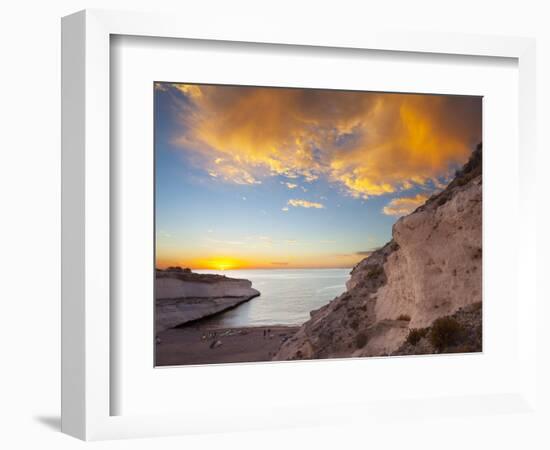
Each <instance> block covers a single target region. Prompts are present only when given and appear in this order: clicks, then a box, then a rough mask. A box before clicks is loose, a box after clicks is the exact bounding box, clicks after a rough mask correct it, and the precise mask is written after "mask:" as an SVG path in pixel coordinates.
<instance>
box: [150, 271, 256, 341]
mask: <svg viewBox="0 0 550 450" xmlns="http://www.w3.org/2000/svg"><path fill="white" fill-rule="evenodd" d="M258 295H260V292H259V291H257V290H256V289H254V288H252V283H251V282H250V281H249V280H243V279H237V278H228V277H225V276H221V275H207V274H196V273H192V272H190V271H182V270H167V271H162V270H157V272H156V280H155V296H156V300H155V328H156V332H157V333H158V332H160V331H163V330H166V329H168V328H174V327H176V326H180V325H184V324H186V323H188V322H192V321H195V320H199V319H202V318H205V317H208V316H212V315H214V314H218V313H220V312H222V311H225V310H227V309H230V308H234V307H235V306H237V305H239V304H241V303H243V302H246V301H248V300H250V299H252V298H254V297H257V296H258Z"/></svg>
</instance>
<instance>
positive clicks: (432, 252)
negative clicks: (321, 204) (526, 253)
mask: <svg viewBox="0 0 550 450" xmlns="http://www.w3.org/2000/svg"><path fill="white" fill-rule="evenodd" d="M481 152H482V150H481V145H480V146H478V148H477V149H476V151H475V152H474V153H473V154H472V156H471V158H470V161H469V162H468V163H467V164H466V165H465V166H464V167H463V168H462V170H461V171H459V172H457V174H456V177H455V179H454V180H453V181H452V182H451V183H450V184H449V185H448V186H447V187H446V188H445V189H444V190H443V191H442V192H440V193H438V194H437V195H434V196H432V197H431V198H430V199H429V200H428V201H427V202H426V203H425V204H424V205H422V206H421V207H419V208H418V209H417V210H416V211H414V212H413V213H411V214H409V215H408V216H405V217H402V218H400V219H399V220H398V221H397V222H396V223H395V224H394V226H393V230H392V237H393V239H392V240H391V241H390V242H389V243H388V244H386V245H385V246H384V247H383V248H381V249H379V250H377V251H375V252H373V253H372V254H371V255H370V256H369V257H367V258H365V259H364V260H363V261H361V262H360V263H359V264H357V266H356V267H355V268H354V269H353V270H352V272H351V277H350V280H349V281H348V283H347V292H345V293H344V294H342V295H341V296H340V297H338V298H336V299H335V300H333V301H332V302H331V303H329V304H328V305H326V306H324V307H323V308H321V309H319V310H317V311H314V312H312V313H311V319H310V320H309V321H308V322H306V323H305V324H304V325H302V327H301V328H300V329H299V330H298V332H297V333H296V335H295V336H294V337H293V338H291V339H290V340H288V341H287V342H286V343H284V344H283V345H282V346H281V348H280V350H279V352H278V354H277V355H276V356H275V358H274V359H277V360H281V359H302V358H329V357H345V356H377V355H387V354H392V353H394V352H396V351H397V350H398V349H399V348H401V346H402V345H403V343H404V342H405V340H406V338H407V336H408V335H409V332H410V330H411V329H421V328H426V327H429V326H430V325H431V324H432V323H433V322H434V321H435V320H436V319H438V318H441V317H444V316H448V315H452V314H454V313H455V312H456V311H458V310H459V309H460V308H463V307H466V306H467V305H471V304H476V303H480V302H481V293H482V283H481V268H482V250H481V245H482V235H481V229H482V226H481V225H482V223H481V220H482V173H481V168H482V167H481V166H482V153H481Z"/></svg>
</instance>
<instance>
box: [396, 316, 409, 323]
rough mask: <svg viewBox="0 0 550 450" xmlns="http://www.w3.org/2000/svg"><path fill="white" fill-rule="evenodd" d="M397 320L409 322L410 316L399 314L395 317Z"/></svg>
mask: <svg viewBox="0 0 550 450" xmlns="http://www.w3.org/2000/svg"><path fill="white" fill-rule="evenodd" d="M397 320H406V321H407V322H410V321H411V316H409V315H408V314H399V316H397Z"/></svg>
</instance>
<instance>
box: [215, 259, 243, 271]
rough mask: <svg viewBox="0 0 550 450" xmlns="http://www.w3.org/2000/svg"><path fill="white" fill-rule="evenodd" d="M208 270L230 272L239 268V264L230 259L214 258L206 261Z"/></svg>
mask: <svg viewBox="0 0 550 450" xmlns="http://www.w3.org/2000/svg"><path fill="white" fill-rule="evenodd" d="M207 265H208V268H209V269H214V270H222V271H223V270H231V269H236V268H238V266H239V262H238V261H236V260H234V259H231V258H216V259H211V260H209V261H207Z"/></svg>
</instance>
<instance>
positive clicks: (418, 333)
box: [406, 328, 428, 345]
mask: <svg viewBox="0 0 550 450" xmlns="http://www.w3.org/2000/svg"><path fill="white" fill-rule="evenodd" d="M427 334H428V329H427V328H411V329H410V330H409V334H408V336H407V340H406V342H407V343H409V344H411V345H416V344H418V343H419V342H420V339H422V338H424V337H426V335H427Z"/></svg>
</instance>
